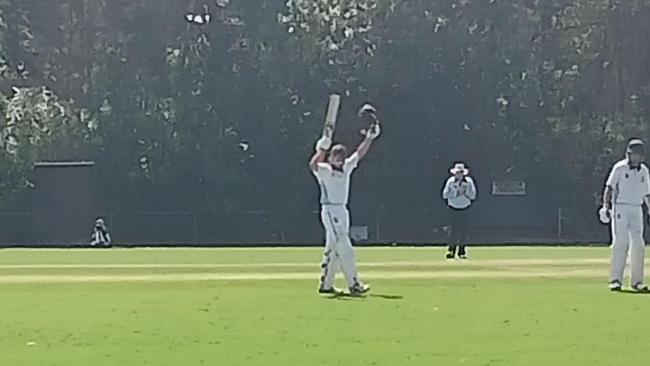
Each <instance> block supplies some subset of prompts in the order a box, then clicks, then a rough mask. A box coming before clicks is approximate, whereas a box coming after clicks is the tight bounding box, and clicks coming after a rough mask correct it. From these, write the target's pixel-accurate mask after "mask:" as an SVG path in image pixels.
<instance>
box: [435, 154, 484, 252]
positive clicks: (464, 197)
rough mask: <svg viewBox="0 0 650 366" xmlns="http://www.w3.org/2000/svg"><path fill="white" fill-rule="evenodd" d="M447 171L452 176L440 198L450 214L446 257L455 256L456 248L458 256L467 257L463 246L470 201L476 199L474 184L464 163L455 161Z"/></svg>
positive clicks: (465, 238) (465, 241) (464, 244)
mask: <svg viewBox="0 0 650 366" xmlns="http://www.w3.org/2000/svg"><path fill="white" fill-rule="evenodd" d="M449 172H450V173H451V175H452V176H451V177H450V178H449V179H447V183H445V188H444V189H443V190H442V198H443V199H444V200H446V201H447V206H449V210H450V214H451V215H450V218H451V236H450V240H451V241H450V243H449V251H448V252H447V259H454V258H455V257H456V249H458V258H460V259H467V250H466V249H465V246H466V245H467V227H468V221H469V218H468V213H469V212H468V211H469V208H470V206H471V205H472V201H474V200H475V199H476V185H475V184H474V180H473V179H472V178H471V177H470V176H469V170H468V169H467V168H466V167H465V164H464V163H456V164H455V165H454V167H453V168H451V169H450V170H449Z"/></svg>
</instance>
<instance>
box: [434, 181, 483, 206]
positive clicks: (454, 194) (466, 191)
mask: <svg viewBox="0 0 650 366" xmlns="http://www.w3.org/2000/svg"><path fill="white" fill-rule="evenodd" d="M442 198H443V199H445V200H447V204H448V205H449V207H451V208H455V209H457V210H463V209H466V208H468V207H469V206H470V205H471V204H472V201H473V200H475V199H476V185H475V184H474V180H473V179H472V178H471V177H465V179H464V180H462V181H460V182H456V178H455V177H451V178H449V179H447V183H445V188H444V189H443V190H442Z"/></svg>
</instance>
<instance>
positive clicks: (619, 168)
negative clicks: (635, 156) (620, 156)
mask: <svg viewBox="0 0 650 366" xmlns="http://www.w3.org/2000/svg"><path fill="white" fill-rule="evenodd" d="M606 185H607V186H609V187H612V189H613V192H612V202H613V203H614V204H619V205H634V206H641V205H642V204H643V198H644V197H645V196H647V195H650V172H649V171H648V167H647V166H646V165H645V164H641V166H640V167H639V168H631V167H630V162H629V160H628V159H624V160H621V161H619V162H618V163H616V164H614V167H613V168H612V171H611V172H610V173H609V177H608V178H607V183H606Z"/></svg>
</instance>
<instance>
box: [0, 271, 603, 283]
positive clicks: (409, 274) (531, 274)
mask: <svg viewBox="0 0 650 366" xmlns="http://www.w3.org/2000/svg"><path fill="white" fill-rule="evenodd" d="M362 275H363V276H364V278H366V279H368V280H370V281H372V280H399V279H414V280H417V279H464V278H481V279H499V278H511V279H512V278H522V279H523V278H596V277H606V276H607V273H606V271H602V270H596V269H576V270H570V271H549V272H546V271H484V270H481V271H390V272H377V271H365V272H363V273H362ZM316 278H318V273H315V272H294V273H292V272H284V273H184V274H147V275H75V276H72V275H7V276H0V284H12V283H14V284H16V283H102V282H103V283H119V282H200V281H292V280H294V281H295V280H314V279H316Z"/></svg>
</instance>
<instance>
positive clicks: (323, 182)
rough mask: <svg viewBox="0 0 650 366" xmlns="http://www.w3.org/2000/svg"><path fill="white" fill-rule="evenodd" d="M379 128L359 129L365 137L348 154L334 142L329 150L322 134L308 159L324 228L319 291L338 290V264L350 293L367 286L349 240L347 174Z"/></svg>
mask: <svg viewBox="0 0 650 366" xmlns="http://www.w3.org/2000/svg"><path fill="white" fill-rule="evenodd" d="M380 132H381V129H380V127H379V123H374V124H373V125H372V126H371V127H370V128H369V129H368V130H367V131H362V134H364V137H365V138H364V140H363V142H361V144H360V145H359V147H357V150H356V151H355V152H354V153H353V154H352V155H350V156H349V157H348V156H347V150H346V147H345V146H343V145H335V146H333V147H332V148H331V150H330V147H331V145H332V141H331V139H330V138H329V137H322V138H321V139H320V140H318V142H317V143H316V153H315V154H314V156H313V157H312V158H311V160H310V162H309V168H310V169H311V171H312V173H313V174H314V176H316V180H317V181H318V184H319V186H320V203H321V221H322V223H323V227H324V229H325V252H324V254H323V262H322V264H321V268H322V270H323V273H322V276H321V278H320V286H319V289H318V292H319V293H321V294H338V293H340V291H338V290H337V289H335V288H334V279H335V276H336V272H337V270H338V268H339V267H341V268H342V269H343V274H344V275H345V280H346V282H347V285H348V288H349V290H350V294H351V295H353V296H359V295H362V294H364V293H366V292H368V291H369V290H370V287H369V286H368V285H366V284H364V283H363V282H361V280H360V279H359V273H358V272H357V264H356V259H355V253H354V248H353V247H352V241H351V240H350V213H349V212H348V208H347V204H348V197H349V192H350V176H351V175H352V172H353V171H354V169H355V168H356V167H357V164H358V163H359V160H361V159H363V157H364V156H366V154H367V153H368V149H370V145H372V142H373V140H375V139H376V138H377V137H379V134H380ZM328 152H329V153H328Z"/></svg>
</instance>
